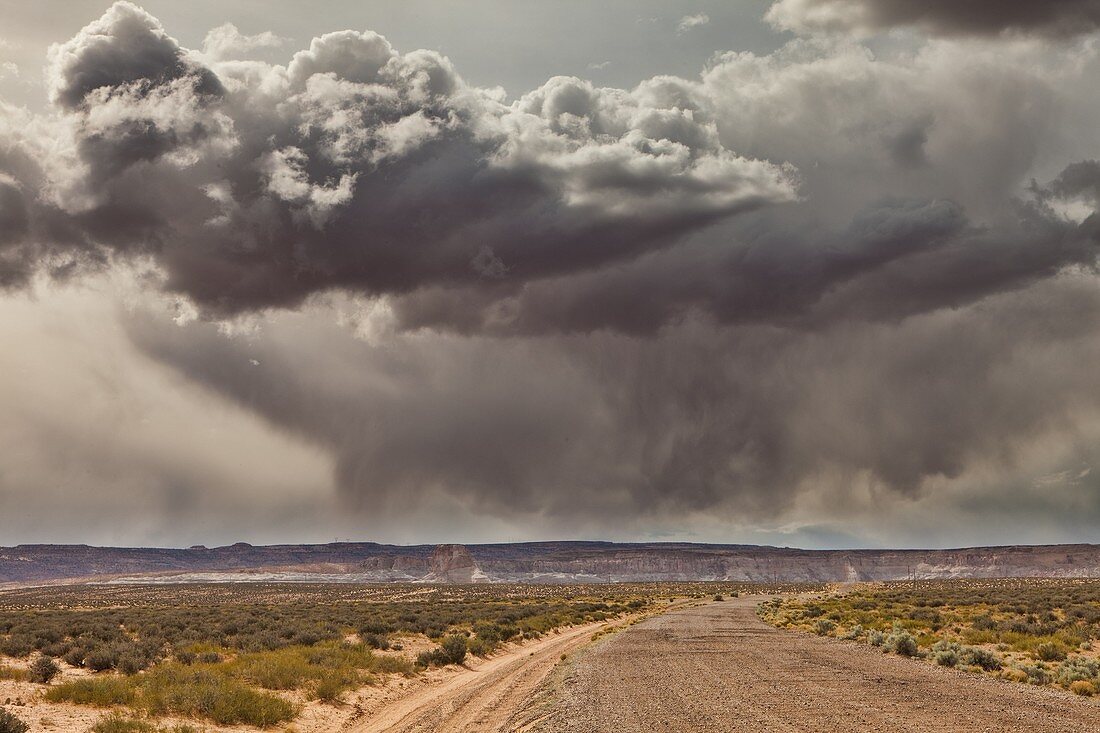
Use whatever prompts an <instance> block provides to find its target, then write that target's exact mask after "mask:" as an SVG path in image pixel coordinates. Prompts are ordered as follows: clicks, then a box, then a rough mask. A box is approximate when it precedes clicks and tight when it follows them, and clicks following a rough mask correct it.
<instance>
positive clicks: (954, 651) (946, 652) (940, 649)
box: [932, 639, 960, 667]
mask: <svg viewBox="0 0 1100 733" xmlns="http://www.w3.org/2000/svg"><path fill="white" fill-rule="evenodd" d="M959 648H960V647H959V643H958V642H955V641H947V640H946V639H941V640H940V641H937V642H936V643H935V644H933V645H932V659H933V661H935V662H936V664H938V665H940V666H941V667H954V666H955V665H956V664H958V663H959Z"/></svg>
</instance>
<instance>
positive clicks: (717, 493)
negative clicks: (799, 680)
mask: <svg viewBox="0 0 1100 733" xmlns="http://www.w3.org/2000/svg"><path fill="white" fill-rule="evenodd" d="M0 17H3V18H4V20H5V22H4V25H3V27H2V28H0V339H2V343H3V348H2V349H0V545H12V544H17V543H20V542H88V543H95V544H126V545H133V544H142V545H147V544H152V545H190V544H194V543H200V542H201V543H205V544H208V545H209V544H219V543H231V542H235V541H242V540H243V541H249V542H253V543H272V542H294V541H328V540H331V539H333V538H336V537H339V538H341V539H345V538H350V539H361V540H375V541H390V542H428V543H432V542H442V541H460V542H479V541H510V540H532V539H567V538H600V539H616V540H653V539H670V540H671V539H677V540H700V541H722V542H762V543H769V544H782V545H797V546H804V547H868V546H877V547H883V546H905V547H941V546H959V545H975V544H994V543H995V544H1013V543H1037V542H1100V470H1097V469H1100V464H1098V463H1097V462H1098V461H1100V368H1097V363H1098V358H1100V277H1098V272H1097V255H1098V253H1100V249H1098V247H1100V216H1098V215H1097V208H1098V206H1100V163H1098V162H1097V159H1098V158H1100V124H1098V122H1100V90H1098V88H1097V85H1096V79H1097V78H1100V1H1098V0H1058V1H1053V0H1052V1H1050V2H1045V3H1035V2H1028V1H1025V0H1020V1H1019V2H1016V1H1015V0H1013V1H1011V2H1008V1H1005V0H997V1H994V0H989V1H988V2H985V1H984V0H983V1H981V2H970V3H958V2H948V1H947V0H945V1H944V2H926V3H911V2H905V1H904V0H776V1H773V0H741V1H740V2H728V0H727V1H726V2H684V3H669V2H656V1H654V2H642V1H640V0H639V1H636V2H620V1H614V2H602V3H591V2H579V1H578V2H573V1H572V0H569V1H563V2H554V3H546V2H541V3H540V2H526V1H518V0H512V1H509V2H504V1H497V0H492V1H490V0H481V1H477V2H465V3H442V2H418V1H414V2H405V3H382V2H377V3H375V2H332V3H321V4H320V5H313V6H308V7H307V6H306V5H304V4H301V3H269V2H263V3H261V2H251V1H244V0H242V1H239V2H226V1H225V0H222V1H221V2H217V3H214V2H205V1H202V2H194V3H187V4H181V3H169V2H149V3H145V4H144V5H141V6H139V5H135V4H129V3H118V4H116V5H113V6H111V5H108V4H106V3H103V2H98V3H97V2H89V1H88V0H76V1H67V2H52V1H46V2H39V3H33V4H29V3H15V2H9V0H0ZM1094 467H1097V468H1094Z"/></svg>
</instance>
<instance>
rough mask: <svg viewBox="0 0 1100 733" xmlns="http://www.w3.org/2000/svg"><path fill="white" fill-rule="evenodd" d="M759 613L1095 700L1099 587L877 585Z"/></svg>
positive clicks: (1074, 583) (784, 624)
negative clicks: (1059, 689)
mask: <svg viewBox="0 0 1100 733" xmlns="http://www.w3.org/2000/svg"><path fill="white" fill-rule="evenodd" d="M759 614H760V616H761V618H763V619H764V620H766V621H768V622H769V623H771V624H773V625H775V626H778V627H781V628H790V629H800V630H803V631H808V632H812V633H814V634H818V635H820V636H831V637H836V638H840V639H848V640H852V641H858V642H863V643H867V644H870V645H872V646H876V647H879V648H881V649H882V650H883V651H884V652H887V653H891V654H898V655H900V656H905V657H914V658H919V659H924V660H926V661H928V662H930V663H934V664H938V665H940V666H944V667H955V668H958V669H963V670H967V671H970V672H974V673H978V674H985V675H991V676H996V677H1000V678H1003V679H1007V680H1012V681H1016V682H1023V683H1028V684H1033V685H1043V686H1050V687H1057V688H1061V689H1064V690H1066V691H1068V692H1072V693H1074V694H1077V695H1083V696H1090V697H1091V696H1093V695H1100V580H1087V579H1034V580H1029V579H991V580H959V581H922V582H917V583H885V584H876V585H873V586H866V587H863V588H859V589H857V590H854V591H852V592H849V593H847V594H843V595H831V596H826V595H821V596H817V597H813V598H809V599H804V598H803V599H778V598H776V599H771V600H768V601H766V602H765V603H763V604H761V606H760V607H759Z"/></svg>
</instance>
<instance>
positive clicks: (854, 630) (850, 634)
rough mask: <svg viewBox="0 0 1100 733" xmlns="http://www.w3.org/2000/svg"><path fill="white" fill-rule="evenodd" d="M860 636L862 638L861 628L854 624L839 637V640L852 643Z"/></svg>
mask: <svg viewBox="0 0 1100 733" xmlns="http://www.w3.org/2000/svg"><path fill="white" fill-rule="evenodd" d="M861 636H863V626H862V625H860V624H856V625H855V626H852V627H851V628H849V629H848V630H847V631H845V632H844V635H843V636H841V637H840V638H841V639H848V640H849V641H853V640H855V639H858V638H860V637H861Z"/></svg>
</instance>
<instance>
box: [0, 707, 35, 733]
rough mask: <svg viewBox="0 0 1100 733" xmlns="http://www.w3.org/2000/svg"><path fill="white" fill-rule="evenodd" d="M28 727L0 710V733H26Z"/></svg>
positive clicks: (13, 716) (5, 711)
mask: <svg viewBox="0 0 1100 733" xmlns="http://www.w3.org/2000/svg"><path fill="white" fill-rule="evenodd" d="M29 729H30V726H29V725H27V724H26V723H24V722H23V721H22V720H20V719H19V718H17V717H15V715H13V714H12V713H9V712H8V711H7V710H4V709H3V708H0V733H27V730H29Z"/></svg>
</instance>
